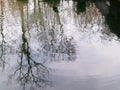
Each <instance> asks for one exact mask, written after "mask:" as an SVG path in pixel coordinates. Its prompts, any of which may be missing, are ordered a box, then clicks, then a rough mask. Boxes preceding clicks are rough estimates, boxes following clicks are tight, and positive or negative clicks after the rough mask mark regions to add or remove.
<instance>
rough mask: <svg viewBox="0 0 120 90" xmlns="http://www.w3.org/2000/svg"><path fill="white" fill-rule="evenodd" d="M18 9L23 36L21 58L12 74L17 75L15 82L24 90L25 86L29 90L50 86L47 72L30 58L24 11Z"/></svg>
mask: <svg viewBox="0 0 120 90" xmlns="http://www.w3.org/2000/svg"><path fill="white" fill-rule="evenodd" d="M19 7H20V14H21V24H22V25H21V29H22V33H23V34H22V46H21V54H20V57H21V58H20V60H18V64H19V65H18V66H17V67H16V68H17V69H16V71H15V72H14V75H18V77H17V80H18V82H19V83H20V84H21V85H22V86H23V89H24V90H25V89H26V87H27V86H30V89H31V90H33V89H34V88H36V87H42V86H45V85H49V84H50V81H49V80H48V79H47V77H48V75H49V70H48V68H47V67H46V66H44V65H43V64H42V63H39V62H37V61H35V60H34V59H32V57H31V53H30V47H29V42H28V39H27V37H26V31H27V28H26V26H25V22H24V20H25V19H24V9H23V6H22V5H20V6H19ZM14 75H13V76H14ZM15 77H16V76H15Z"/></svg>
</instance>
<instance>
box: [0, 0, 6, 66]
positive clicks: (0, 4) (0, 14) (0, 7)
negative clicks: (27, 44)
mask: <svg viewBox="0 0 120 90" xmlns="http://www.w3.org/2000/svg"><path fill="white" fill-rule="evenodd" d="M3 19H4V1H3V0H1V1H0V32H1V39H2V40H1V42H0V43H1V44H0V50H1V52H0V66H2V67H3V68H4V67H5V60H4V54H5V53H4V52H5V39H4V33H3V21H4V20H3Z"/></svg>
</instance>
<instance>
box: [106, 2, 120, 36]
mask: <svg viewBox="0 0 120 90" xmlns="http://www.w3.org/2000/svg"><path fill="white" fill-rule="evenodd" d="M106 21H107V23H108V25H109V27H110V30H111V32H113V33H115V34H116V35H117V36H118V37H120V31H119V30H120V2H119V1H118V0H115V1H114V0H113V1H112V0H111V2H110V6H109V13H108V15H107V16H106Z"/></svg>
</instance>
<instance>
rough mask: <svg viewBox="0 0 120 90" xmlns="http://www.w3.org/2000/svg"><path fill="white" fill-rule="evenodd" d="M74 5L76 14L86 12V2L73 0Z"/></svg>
mask: <svg viewBox="0 0 120 90" xmlns="http://www.w3.org/2000/svg"><path fill="white" fill-rule="evenodd" d="M74 1H75V3H76V11H77V14H80V13H81V12H84V11H85V10H86V2H87V1H88V0H74Z"/></svg>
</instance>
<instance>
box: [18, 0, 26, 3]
mask: <svg viewBox="0 0 120 90" xmlns="http://www.w3.org/2000/svg"><path fill="white" fill-rule="evenodd" d="M17 1H18V2H22V3H24V4H25V3H28V0H17Z"/></svg>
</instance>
